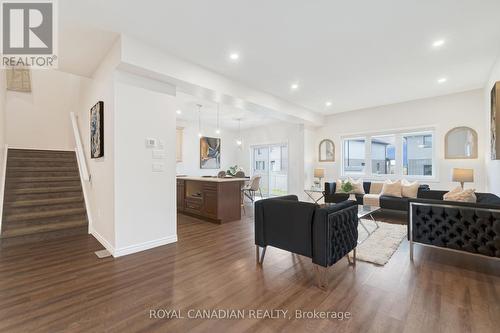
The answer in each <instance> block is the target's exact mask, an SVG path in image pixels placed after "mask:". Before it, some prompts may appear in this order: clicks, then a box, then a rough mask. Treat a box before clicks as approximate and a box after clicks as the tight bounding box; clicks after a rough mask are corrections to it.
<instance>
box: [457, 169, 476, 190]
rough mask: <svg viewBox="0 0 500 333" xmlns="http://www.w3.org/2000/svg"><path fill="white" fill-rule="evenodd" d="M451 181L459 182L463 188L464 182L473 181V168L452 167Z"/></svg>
mask: <svg viewBox="0 0 500 333" xmlns="http://www.w3.org/2000/svg"><path fill="white" fill-rule="evenodd" d="M451 179H452V181H454V182H459V183H460V186H462V190H463V189H464V183H466V182H467V183H471V182H473V181H474V170H473V169H459V168H453V172H452V178H451Z"/></svg>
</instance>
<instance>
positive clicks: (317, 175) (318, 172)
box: [314, 168, 325, 186]
mask: <svg viewBox="0 0 500 333" xmlns="http://www.w3.org/2000/svg"><path fill="white" fill-rule="evenodd" d="M314 177H315V178H319V180H318V181H315V182H314V183H315V184H316V186H321V179H323V178H324V177H325V169H322V168H317V169H314Z"/></svg>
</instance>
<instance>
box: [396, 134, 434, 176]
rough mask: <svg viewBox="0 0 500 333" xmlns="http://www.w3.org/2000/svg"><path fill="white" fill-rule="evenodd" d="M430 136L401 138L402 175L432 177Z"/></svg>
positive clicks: (413, 135)
mask: <svg viewBox="0 0 500 333" xmlns="http://www.w3.org/2000/svg"><path fill="white" fill-rule="evenodd" d="M432 160H433V151H432V135H429V134H407V135H404V136H403V175H405V176H432V164H433V163H432Z"/></svg>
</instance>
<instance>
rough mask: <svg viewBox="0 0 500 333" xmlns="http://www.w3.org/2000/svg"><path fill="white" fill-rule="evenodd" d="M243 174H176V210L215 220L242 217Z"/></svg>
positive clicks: (211, 220)
mask: <svg viewBox="0 0 500 333" xmlns="http://www.w3.org/2000/svg"><path fill="white" fill-rule="evenodd" d="M244 182H245V178H215V177H177V212H178V213H182V214H186V215H191V216H194V217H198V218H201V219H203V220H206V221H210V222H215V223H225V222H231V221H237V220H240V219H241V188H242V187H243V185H244Z"/></svg>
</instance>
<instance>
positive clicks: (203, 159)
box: [200, 136, 220, 169]
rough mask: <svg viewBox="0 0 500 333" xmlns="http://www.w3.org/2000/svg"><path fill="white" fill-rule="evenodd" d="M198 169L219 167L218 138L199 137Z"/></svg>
mask: <svg viewBox="0 0 500 333" xmlns="http://www.w3.org/2000/svg"><path fill="white" fill-rule="evenodd" d="M200 169H220V138H209V137H206V136H204V137H202V138H200Z"/></svg>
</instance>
